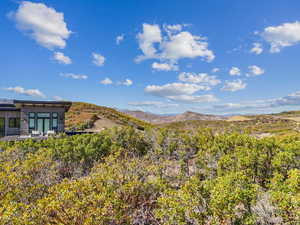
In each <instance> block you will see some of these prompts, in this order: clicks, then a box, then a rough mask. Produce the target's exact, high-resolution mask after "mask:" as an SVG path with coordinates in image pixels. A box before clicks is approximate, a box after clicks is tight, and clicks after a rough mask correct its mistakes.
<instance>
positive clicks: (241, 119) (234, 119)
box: [227, 116, 252, 122]
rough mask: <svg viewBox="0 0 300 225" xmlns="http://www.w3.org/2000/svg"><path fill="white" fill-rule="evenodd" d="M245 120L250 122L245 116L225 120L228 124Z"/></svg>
mask: <svg viewBox="0 0 300 225" xmlns="http://www.w3.org/2000/svg"><path fill="white" fill-rule="evenodd" d="M247 120H252V119H251V118H248V117H245V116H231V117H229V118H228V119H227V121H229V122H234V121H247Z"/></svg>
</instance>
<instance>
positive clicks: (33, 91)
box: [4, 86, 46, 98]
mask: <svg viewBox="0 0 300 225" xmlns="http://www.w3.org/2000/svg"><path fill="white" fill-rule="evenodd" d="M4 90H7V91H11V92H14V93H17V94H22V95H28V96H32V97H40V98H46V96H45V95H44V94H43V93H42V92H41V91H40V90H38V89H25V88H23V87H20V86H16V87H8V88H4Z"/></svg>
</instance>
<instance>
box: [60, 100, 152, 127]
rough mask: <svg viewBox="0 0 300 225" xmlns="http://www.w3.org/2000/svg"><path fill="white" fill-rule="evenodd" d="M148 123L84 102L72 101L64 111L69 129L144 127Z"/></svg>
mask: <svg viewBox="0 0 300 225" xmlns="http://www.w3.org/2000/svg"><path fill="white" fill-rule="evenodd" d="M149 125H150V124H148V123H147V122H144V121H142V120H139V119H136V118H134V117H132V116H129V115H127V114H125V113H122V112H119V111H117V110H115V109H112V108H108V107H104V106H98V105H95V104H90V103H84V102H73V104H72V107H71V108H70V110H69V111H68V112H67V113H66V128H67V129H69V130H86V129H91V128H95V129H97V128H111V127H115V126H133V127H135V128H138V129H144V128H145V127H148V126H149ZM95 126H98V127H95Z"/></svg>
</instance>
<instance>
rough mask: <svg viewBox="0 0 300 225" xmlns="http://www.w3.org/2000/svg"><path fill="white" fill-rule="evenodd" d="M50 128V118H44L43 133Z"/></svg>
mask: <svg viewBox="0 0 300 225" xmlns="http://www.w3.org/2000/svg"><path fill="white" fill-rule="evenodd" d="M49 130H50V119H44V133H47V132H48V131H49Z"/></svg>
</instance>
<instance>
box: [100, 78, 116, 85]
mask: <svg viewBox="0 0 300 225" xmlns="http://www.w3.org/2000/svg"><path fill="white" fill-rule="evenodd" d="M112 83H113V82H112V80H111V79H110V78H108V77H106V78H105V79H103V80H101V81H100V84H104V85H109V84H112Z"/></svg>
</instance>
